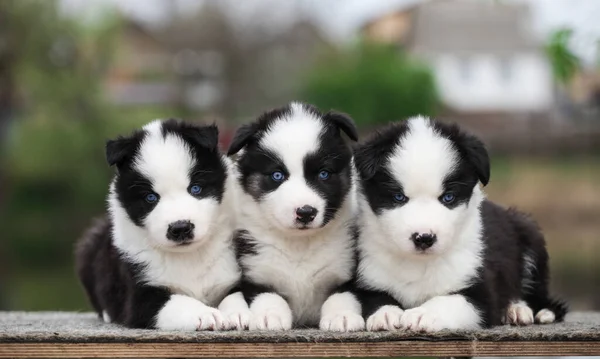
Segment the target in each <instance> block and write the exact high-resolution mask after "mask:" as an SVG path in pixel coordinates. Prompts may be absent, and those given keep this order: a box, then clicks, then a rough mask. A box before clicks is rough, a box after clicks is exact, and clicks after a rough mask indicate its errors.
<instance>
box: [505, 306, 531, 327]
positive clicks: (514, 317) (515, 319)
mask: <svg viewBox="0 0 600 359" xmlns="http://www.w3.org/2000/svg"><path fill="white" fill-rule="evenodd" d="M504 323H505V324H510V325H530V324H533V310H531V308H529V306H528V305H527V303H525V302H524V301H518V302H513V303H511V304H510V305H509V306H508V309H507V310H506V317H505V318H504Z"/></svg>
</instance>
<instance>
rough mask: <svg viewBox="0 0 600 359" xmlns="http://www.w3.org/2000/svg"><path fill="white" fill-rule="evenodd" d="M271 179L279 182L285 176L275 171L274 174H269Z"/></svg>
mask: <svg viewBox="0 0 600 359" xmlns="http://www.w3.org/2000/svg"><path fill="white" fill-rule="evenodd" d="M271 178H272V179H273V181H275V182H281V181H283V180H284V179H285V175H284V174H283V172H281V171H275V172H273V173H271Z"/></svg>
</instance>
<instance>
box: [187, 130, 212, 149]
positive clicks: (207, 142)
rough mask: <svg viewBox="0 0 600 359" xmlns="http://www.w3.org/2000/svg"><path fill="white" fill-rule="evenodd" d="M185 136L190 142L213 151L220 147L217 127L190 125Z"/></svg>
mask: <svg viewBox="0 0 600 359" xmlns="http://www.w3.org/2000/svg"><path fill="white" fill-rule="evenodd" d="M183 135H184V136H187V137H188V139H189V141H191V142H193V143H196V144H197V145H199V146H201V147H204V148H206V149H209V150H211V151H216V150H217V148H218V146H219V128H218V127H217V125H209V126H195V125H190V126H189V127H188V128H187V129H186V130H185V132H184V134H183Z"/></svg>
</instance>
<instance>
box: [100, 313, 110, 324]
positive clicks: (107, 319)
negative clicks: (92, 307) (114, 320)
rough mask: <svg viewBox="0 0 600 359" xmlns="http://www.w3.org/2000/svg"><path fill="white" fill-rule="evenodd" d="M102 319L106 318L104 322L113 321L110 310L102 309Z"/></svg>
mask: <svg viewBox="0 0 600 359" xmlns="http://www.w3.org/2000/svg"><path fill="white" fill-rule="evenodd" d="M102 320H104V323H110V322H111V319H110V315H108V312H107V311H106V310H103V311H102Z"/></svg>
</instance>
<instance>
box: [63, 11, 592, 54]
mask: <svg viewBox="0 0 600 359" xmlns="http://www.w3.org/2000/svg"><path fill="white" fill-rule="evenodd" d="M207 1H219V3H220V4H225V5H224V6H227V9H228V13H229V14H230V16H231V17H232V18H233V19H234V20H236V22H240V23H242V22H243V21H248V20H250V21H251V20H252V19H253V18H259V17H258V16H256V15H257V14H258V13H261V14H262V13H265V12H267V13H269V12H271V13H276V14H277V16H272V17H268V18H269V21H270V22H271V24H272V27H273V28H274V29H276V28H280V27H281V26H286V24H289V23H291V22H293V20H294V19H295V18H297V16H298V14H301V13H306V14H308V16H310V17H311V18H313V19H315V20H316V22H317V24H318V25H319V26H320V27H321V28H322V29H323V30H324V32H325V33H326V34H327V35H328V36H329V37H330V38H331V39H333V40H336V41H339V42H344V41H349V40H352V39H354V38H355V35H356V31H357V29H358V28H359V27H360V26H361V24H363V23H364V22H365V21H367V20H369V19H371V18H374V17H376V16H378V15H381V14H384V13H386V12H388V11H393V10H395V9H399V8H402V7H405V6H408V5H410V4H413V3H417V2H420V1H428V0H294V1H279V0H246V1H239V0H61V2H62V5H63V8H64V9H65V11H66V12H67V13H69V14H74V15H77V16H93V14H96V13H98V12H97V11H96V10H98V9H99V8H102V7H106V6H117V7H118V8H119V9H120V10H121V11H123V12H124V13H125V14H128V15H129V16H131V17H133V18H135V19H138V20H141V21H143V22H146V23H148V24H150V25H160V24H161V23H164V21H165V20H166V19H168V14H170V13H172V12H173V11H175V12H178V13H181V14H185V13H190V12H193V11H194V10H196V9H198V8H199V7H201V6H202V5H203V4H204V3H205V2H207ZM479 1H494V0H479ZM495 1H500V2H505V3H511V2H524V3H527V4H529V6H530V9H531V15H532V23H531V25H532V30H533V31H534V34H535V35H536V36H537V37H538V38H540V39H545V38H547V36H548V33H549V32H550V31H552V30H553V29H556V28H558V27H562V26H568V27H570V28H572V29H573V30H574V36H573V41H572V44H571V45H572V48H573V51H574V52H576V53H577V54H578V55H579V56H580V57H582V59H583V60H584V61H585V62H587V63H592V62H593V61H595V60H597V59H598V57H597V55H598V54H597V52H598V49H597V48H598V45H597V44H598V41H599V40H600V21H599V20H598V19H600V0H495ZM172 4H175V6H173V5H172ZM260 19H264V18H263V17H260ZM261 21H262V20H261Z"/></svg>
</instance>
